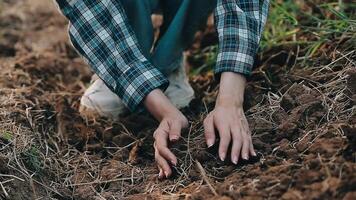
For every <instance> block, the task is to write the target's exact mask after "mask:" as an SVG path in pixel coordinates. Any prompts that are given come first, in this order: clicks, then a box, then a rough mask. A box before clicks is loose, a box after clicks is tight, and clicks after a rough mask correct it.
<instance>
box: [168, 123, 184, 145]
mask: <svg viewBox="0 0 356 200" xmlns="http://www.w3.org/2000/svg"><path fill="white" fill-rule="evenodd" d="M181 131H182V124H181V123H180V122H178V121H174V122H172V123H171V126H170V130H169V140H170V141H177V140H179V138H180V136H181Z"/></svg>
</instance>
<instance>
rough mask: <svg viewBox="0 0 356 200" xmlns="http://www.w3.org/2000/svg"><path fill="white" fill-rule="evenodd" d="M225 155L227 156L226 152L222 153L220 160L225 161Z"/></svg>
mask: <svg viewBox="0 0 356 200" xmlns="http://www.w3.org/2000/svg"><path fill="white" fill-rule="evenodd" d="M225 157H226V153H225V152H222V153H221V155H220V160H221V161H225Z"/></svg>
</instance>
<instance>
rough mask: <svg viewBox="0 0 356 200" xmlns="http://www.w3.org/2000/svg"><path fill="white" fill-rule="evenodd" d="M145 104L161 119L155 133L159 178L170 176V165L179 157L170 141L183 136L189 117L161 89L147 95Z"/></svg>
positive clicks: (175, 162) (175, 163)
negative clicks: (170, 145)
mask: <svg viewBox="0 0 356 200" xmlns="http://www.w3.org/2000/svg"><path fill="white" fill-rule="evenodd" d="M144 104H145V106H146V108H147V109H148V111H149V112H150V113H151V114H152V115H153V116H154V117H155V118H156V119H157V120H158V121H160V125H159V126H158V128H157V129H156V131H155V132H154V134H153V137H154V139H155V142H154V149H155V160H156V162H157V166H158V169H159V174H158V177H159V178H163V177H166V178H168V177H169V176H170V175H171V174H172V169H171V167H170V165H177V162H178V161H177V157H176V156H175V155H174V154H173V153H172V151H171V150H170V149H169V148H168V144H169V141H171V142H175V141H177V140H179V138H180V136H181V130H182V129H183V128H187V127H188V120H187V118H186V117H185V116H184V115H183V114H182V113H181V112H180V111H179V110H178V109H177V108H176V107H174V106H173V104H172V103H171V102H170V101H169V99H168V98H167V97H166V96H165V95H164V94H163V92H162V91H161V90H158V89H157V90H153V91H152V92H151V93H150V94H148V95H147V97H146V99H145V101H144Z"/></svg>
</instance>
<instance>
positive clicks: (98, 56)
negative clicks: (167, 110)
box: [56, 0, 269, 111]
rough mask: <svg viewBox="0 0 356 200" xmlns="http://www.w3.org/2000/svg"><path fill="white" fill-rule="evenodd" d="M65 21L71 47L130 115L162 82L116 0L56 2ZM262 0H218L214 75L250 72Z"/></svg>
mask: <svg viewBox="0 0 356 200" xmlns="http://www.w3.org/2000/svg"><path fill="white" fill-rule="evenodd" d="M56 2H57V3H58V5H59V7H60V9H61V11H62V13H63V14H64V15H65V16H66V17H67V18H68V19H69V21H70V28H69V34H70V38H71V41H72V43H73V46H74V47H75V48H76V49H77V51H78V52H79V53H80V54H81V55H82V56H83V58H84V59H85V61H86V62H87V63H88V64H89V65H90V66H91V67H92V69H93V70H94V71H95V73H96V74H97V75H98V76H99V77H100V78H101V79H102V80H103V81H104V82H105V84H106V85H107V86H108V87H109V88H110V89H111V90H112V91H113V92H115V93H116V94H117V95H118V96H119V97H120V98H121V99H122V100H123V102H124V103H125V105H126V106H127V107H128V108H129V109H130V110H132V111H134V110H136V109H138V108H140V106H141V102H142V100H143V99H144V98H145V96H146V95H147V94H148V93H149V92H151V91H152V90H154V89H156V88H160V89H162V90H165V89H166V88H167V86H168V80H167V78H166V77H165V76H164V75H163V74H162V73H161V72H160V71H159V70H158V69H157V68H155V67H154V66H153V65H152V64H151V63H150V62H149V61H148V60H147V59H146V58H145V57H144V55H143V53H142V51H141V50H140V47H139V44H138V42H137V38H136V36H135V34H134V32H133V31H132V29H131V27H130V25H129V23H128V19H127V16H126V14H125V11H124V10H123V7H122V5H121V4H120V1H118V0H100V1H94V0H56ZM268 4H269V1H268V0H252V1H248V0H218V3H217V7H216V10H215V20H216V22H215V23H216V28H217V30H218V34H219V49H220V50H219V54H218V60H217V65H216V67H215V72H216V73H221V72H225V71H232V72H237V73H242V74H250V73H251V70H252V66H253V62H254V56H255V54H256V51H257V49H258V44H259V40H260V36H261V33H262V30H263V26H264V24H265V22H266V18H267V13H268Z"/></svg>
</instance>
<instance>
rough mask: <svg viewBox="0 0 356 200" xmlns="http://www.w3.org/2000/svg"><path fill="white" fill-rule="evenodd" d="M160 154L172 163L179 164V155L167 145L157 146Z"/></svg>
mask: <svg viewBox="0 0 356 200" xmlns="http://www.w3.org/2000/svg"><path fill="white" fill-rule="evenodd" d="M157 149H158V152H159V154H160V155H161V156H162V157H163V158H164V159H166V160H167V161H169V162H170V163H172V164H173V165H174V166H176V165H177V157H176V156H175V155H174V154H173V153H172V152H171V151H170V150H169V149H168V148H167V147H157Z"/></svg>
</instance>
